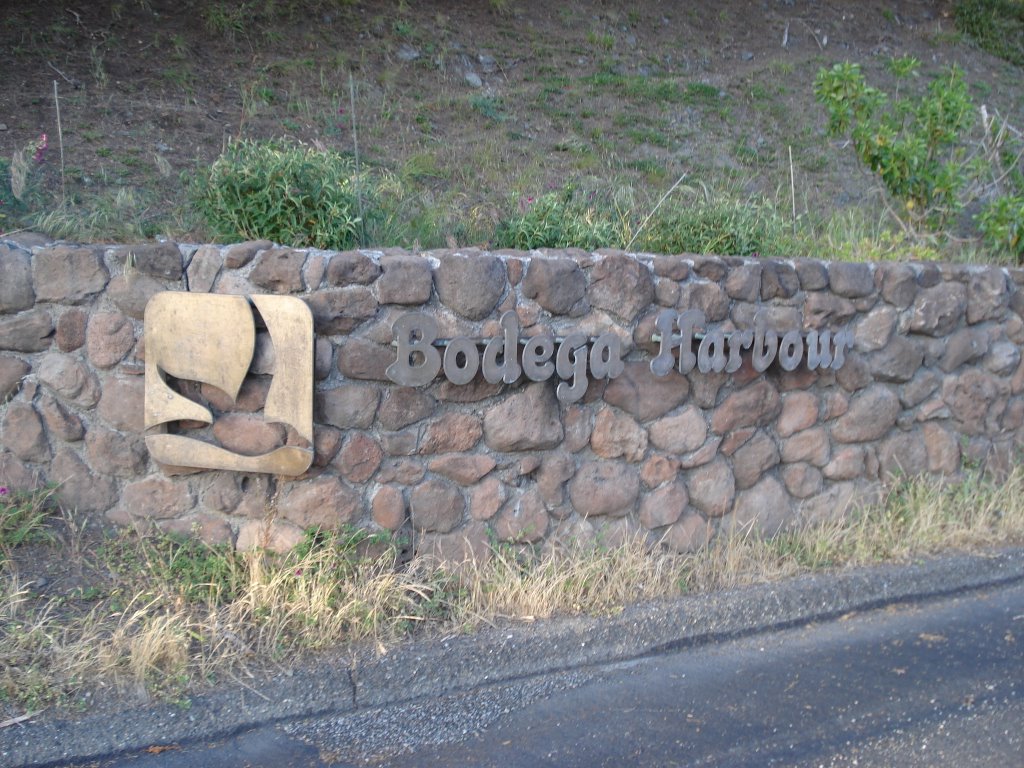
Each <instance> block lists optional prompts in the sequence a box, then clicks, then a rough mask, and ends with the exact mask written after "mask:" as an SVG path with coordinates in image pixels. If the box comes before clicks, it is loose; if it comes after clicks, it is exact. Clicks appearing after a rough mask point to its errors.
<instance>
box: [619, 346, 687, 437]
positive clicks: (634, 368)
mask: <svg viewBox="0 0 1024 768" xmlns="http://www.w3.org/2000/svg"><path fill="white" fill-rule="evenodd" d="M689 393H690V384H689V382H688V381H687V380H686V377H685V376H683V375H681V374H680V373H678V372H677V371H671V372H669V373H668V375H666V376H655V375H654V374H653V373H651V366H650V363H648V362H647V361H636V362H627V363H626V367H625V369H624V370H623V372H622V374H620V375H619V376H618V377H617V378H614V379H612V380H611V381H610V382H608V386H607V387H606V388H605V390H604V400H605V402H606V403H610V404H611V405H614V406H615V407H617V408H621V409H622V410H624V411H626V412H627V413H629V414H631V415H632V416H633V417H634V418H636V419H637V420H638V421H640V422H646V421H650V420H651V419H656V418H658V417H659V416H663V415H664V414H666V413H668V412H669V411H671V410H673V409H675V408H676V406H678V405H679V404H680V403H682V402H684V401H685V400H686V397H687V395H689Z"/></svg>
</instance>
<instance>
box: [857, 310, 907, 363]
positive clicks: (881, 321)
mask: <svg viewBox="0 0 1024 768" xmlns="http://www.w3.org/2000/svg"><path fill="white" fill-rule="evenodd" d="M895 329H896V310H895V309H893V308H892V307H887V306H881V307H877V308H876V309H873V310H872V311H871V312H869V313H868V314H867V315H866V316H865V317H864V318H863V319H862V320H861V321H860V322H859V323H857V327H856V330H855V331H854V333H853V337H854V339H855V349H857V350H859V351H861V352H874V351H876V350H879V349H884V348H885V345H886V344H888V343H889V340H890V339H891V338H892V334H893V331H894V330H895Z"/></svg>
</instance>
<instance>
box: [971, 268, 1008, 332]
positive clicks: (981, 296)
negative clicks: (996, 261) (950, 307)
mask: <svg viewBox="0 0 1024 768" xmlns="http://www.w3.org/2000/svg"><path fill="white" fill-rule="evenodd" d="M1009 302H1010V292H1009V286H1008V285H1007V284H1006V275H1004V274H1003V270H1002V269H1001V268H999V267H985V268H983V269H981V270H980V271H976V272H974V273H973V274H972V275H971V279H970V280H969V281H968V282H967V322H968V323H970V324H971V325H973V324H975V323H980V322H982V321H983V320H998V319H999V318H1000V317H1002V316H1003V314H1004V313H1005V312H1006V308H1007V306H1009Z"/></svg>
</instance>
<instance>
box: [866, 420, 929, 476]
mask: <svg viewBox="0 0 1024 768" xmlns="http://www.w3.org/2000/svg"><path fill="white" fill-rule="evenodd" d="M878 464H879V469H880V470H881V477H882V479H883V480H888V479H897V478H904V477H915V476H917V475H920V474H921V473H922V472H925V471H926V470H927V469H928V451H927V449H926V448H925V443H924V439H923V437H922V435H921V434H920V433H919V432H916V431H915V432H897V433H896V434H894V435H891V436H890V437H888V438H886V439H885V440H884V441H883V442H882V444H881V445H880V446H879V448H878Z"/></svg>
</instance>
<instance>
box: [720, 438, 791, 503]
mask: <svg viewBox="0 0 1024 768" xmlns="http://www.w3.org/2000/svg"><path fill="white" fill-rule="evenodd" d="M781 460H782V457H781V456H780V455H779V448H778V446H776V445H775V441H774V440H772V438H771V437H770V436H769V435H767V434H765V433H764V432H763V431H761V430H758V431H757V433H756V434H755V435H754V436H753V437H752V438H751V439H750V440H748V441H747V442H746V443H744V445H743V446H742V447H741V448H739V449H738V450H737V451H736V452H735V453H734V454H733V456H732V469H733V476H734V480H735V483H736V487H737V488H739V489H741V490H742V489H744V488H749V487H751V486H752V485H754V483H756V482H757V481H758V480H760V479H761V475H763V474H764V473H765V472H767V471H768V470H769V469H771V468H772V467H774V466H775V465H776V464H778V463H779V462H780V461H781Z"/></svg>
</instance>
